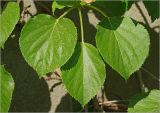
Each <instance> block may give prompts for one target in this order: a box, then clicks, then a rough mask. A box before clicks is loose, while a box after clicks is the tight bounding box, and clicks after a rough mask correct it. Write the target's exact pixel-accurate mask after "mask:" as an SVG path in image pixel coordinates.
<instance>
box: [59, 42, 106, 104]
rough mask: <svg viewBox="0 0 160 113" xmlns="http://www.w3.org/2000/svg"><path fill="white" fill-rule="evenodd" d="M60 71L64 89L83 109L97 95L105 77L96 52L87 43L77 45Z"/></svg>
mask: <svg viewBox="0 0 160 113" xmlns="http://www.w3.org/2000/svg"><path fill="white" fill-rule="evenodd" d="M61 69H62V80H63V83H64V84H65V86H66V89H67V90H68V92H69V94H70V95H71V96H73V97H74V98H75V99H76V100H78V101H79V103H80V104H81V105H82V106H83V107H84V105H86V104H87V103H88V102H89V101H90V99H91V98H93V97H94V96H95V95H96V94H97V92H98V91H99V90H100V88H101V86H102V85H103V83H104V81H105V77H106V76H105V64H104V62H103V60H102V59H101V57H100V55H99V53H98V50H97V49H96V48H95V47H94V46H92V45H90V44H87V43H78V44H77V46H76V48H75V52H74V54H73V56H72V57H71V58H70V60H69V61H68V62H67V63H66V64H65V65H64V66H63V67H62V68H61Z"/></svg>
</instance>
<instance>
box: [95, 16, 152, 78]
mask: <svg viewBox="0 0 160 113" xmlns="http://www.w3.org/2000/svg"><path fill="white" fill-rule="evenodd" d="M97 29H98V30H97V34H96V45H97V48H98V50H99V52H100V53H101V55H102V57H103V58H104V60H105V61H106V62H107V63H108V64H109V65H110V66H111V67H112V68H113V69H114V70H116V71H117V72H118V73H119V74H120V75H121V76H122V77H123V78H124V79H125V80H127V79H128V78H129V77H130V75H131V74H132V73H133V72H135V71H136V70H138V69H139V68H140V67H141V66H142V64H143V63H144V61H145V59H146V57H147V56H148V52H149V45H150V40H149V34H148V32H147V30H146V29H145V28H144V27H143V26H142V25H140V24H137V25H135V24H134V22H133V21H132V20H131V19H130V18H127V17H125V18H121V17H112V18H106V19H104V20H103V21H102V22H100V24H99V25H98V26H97Z"/></svg>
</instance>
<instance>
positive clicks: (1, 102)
mask: <svg viewBox="0 0 160 113" xmlns="http://www.w3.org/2000/svg"><path fill="white" fill-rule="evenodd" d="M0 72H1V73H0V80H1V82H0V83H1V85H0V87H1V88H0V91H1V92H0V93H1V95H0V96H1V97H0V112H8V110H9V107H10V104H11V100H12V93H13V89H14V81H13V79H12V76H11V75H10V73H8V72H7V71H6V70H5V68H4V67H3V66H2V65H0Z"/></svg>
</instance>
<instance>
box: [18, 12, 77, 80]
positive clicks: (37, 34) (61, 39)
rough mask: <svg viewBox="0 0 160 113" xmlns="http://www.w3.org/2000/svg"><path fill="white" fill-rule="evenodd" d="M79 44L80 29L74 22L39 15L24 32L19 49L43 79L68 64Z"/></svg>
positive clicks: (27, 24) (26, 26)
mask: <svg viewBox="0 0 160 113" xmlns="http://www.w3.org/2000/svg"><path fill="white" fill-rule="evenodd" d="M76 41H77V30H76V28H75V25H74V24H73V22H72V21H71V20H69V19H67V18H61V19H55V18H53V17H51V16H49V15H44V14H40V15H38V16H36V17H34V18H33V19H31V20H30V21H29V22H28V23H26V24H25V26H24V28H23V29H22V32H21V37H20V48H21V51H22V54H23V56H24V58H25V59H26V61H27V62H28V63H29V64H30V65H31V66H32V67H33V68H34V69H35V70H36V71H37V73H38V75H39V76H40V77H42V76H43V75H44V74H46V73H48V72H52V71H54V70H55V69H56V68H58V67H61V66H62V65H63V64H65V63H66V62H67V60H68V59H69V58H70V57H71V55H72V53H73V51H74V47H75V45H76Z"/></svg>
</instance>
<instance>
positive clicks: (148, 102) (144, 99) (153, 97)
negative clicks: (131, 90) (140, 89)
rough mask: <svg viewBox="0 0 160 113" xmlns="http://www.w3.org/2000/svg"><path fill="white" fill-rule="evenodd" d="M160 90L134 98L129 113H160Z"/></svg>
mask: <svg viewBox="0 0 160 113" xmlns="http://www.w3.org/2000/svg"><path fill="white" fill-rule="evenodd" d="M159 108H160V90H151V92H149V93H145V94H144V93H142V94H138V95H136V96H134V97H133V98H132V99H131V101H130V104H129V108H128V112H129V113H133V112H134V113H142V112H143V113H146V112H147V113H153V112H154V113H159V112H160V109H159Z"/></svg>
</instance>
